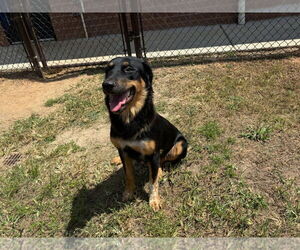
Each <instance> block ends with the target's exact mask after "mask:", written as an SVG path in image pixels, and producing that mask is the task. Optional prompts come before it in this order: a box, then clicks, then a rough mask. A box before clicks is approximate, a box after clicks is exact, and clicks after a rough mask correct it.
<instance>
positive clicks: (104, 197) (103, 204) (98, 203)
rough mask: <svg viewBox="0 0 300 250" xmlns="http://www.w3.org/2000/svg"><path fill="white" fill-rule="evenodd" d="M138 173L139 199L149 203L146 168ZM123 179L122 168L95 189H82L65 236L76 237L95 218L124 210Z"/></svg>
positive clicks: (76, 197) (74, 202) (75, 200)
mask: <svg viewBox="0 0 300 250" xmlns="http://www.w3.org/2000/svg"><path fill="white" fill-rule="evenodd" d="M140 169H141V168H139V170H140ZM136 172H137V173H136V180H137V183H136V184H137V197H138V198H140V199H142V200H145V201H148V194H147V193H146V192H145V191H144V190H143V187H144V185H145V183H146V181H147V174H145V168H142V169H141V170H140V171H136ZM141 172H143V173H141ZM123 179H124V173H123V169H122V168H121V169H119V170H118V171H116V172H114V173H113V174H112V175H111V176H110V177H108V179H106V180H104V181H103V182H101V183H99V184H98V185H97V186H95V187H94V188H91V189H87V188H86V187H83V188H82V189H80V190H79V192H78V193H77V194H76V196H75V197H74V199H73V203H72V209H71V219H70V221H69V223H68V226H67V228H66V231H65V234H64V235H65V236H73V235H76V232H78V230H80V229H82V228H84V227H85V226H86V224H87V223H88V222H89V220H91V218H92V217H94V216H97V215H100V214H109V213H114V212H115V211H116V210H120V209H122V208H123V207H124V206H125V203H124V202H122V192H123V190H124V185H123Z"/></svg>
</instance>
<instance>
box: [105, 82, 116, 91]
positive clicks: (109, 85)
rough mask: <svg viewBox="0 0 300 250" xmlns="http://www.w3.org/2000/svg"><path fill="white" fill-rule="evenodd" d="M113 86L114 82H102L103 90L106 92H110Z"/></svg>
mask: <svg viewBox="0 0 300 250" xmlns="http://www.w3.org/2000/svg"><path fill="white" fill-rule="evenodd" d="M115 85H116V83H115V82H114V81H104V82H103V83H102V87H103V90H105V91H108V92H109V91H111V90H112V89H113V87H114V86H115Z"/></svg>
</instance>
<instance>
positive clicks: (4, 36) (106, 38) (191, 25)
mask: <svg viewBox="0 0 300 250" xmlns="http://www.w3.org/2000/svg"><path fill="white" fill-rule="evenodd" d="M126 16H127V23H128V24H127V28H128V30H129V39H130V41H126V42H127V43H126V42H124V41H123V40H122V39H123V34H122V32H123V30H124V29H121V28H120V20H119V16H118V14H117V13H31V14H30V20H31V25H32V27H33V29H34V31H35V34H36V37H37V38H38V40H39V43H40V46H41V48H42V51H43V53H44V55H45V59H46V62H47V65H48V66H49V67H55V66H65V65H81V64H94V63H100V62H105V61H108V60H110V59H112V58H114V57H116V56H122V55H125V54H126V53H125V51H126V50H127V51H128V48H125V47H126V44H127V46H128V45H130V46H131V50H132V51H133V52H134V51H135V49H134V41H133V40H134V36H133V33H132V31H133V26H132V23H131V19H130V14H126ZM141 20H142V23H141V24H142V25H141V27H142V29H143V30H142V31H141V33H140V34H142V35H143V37H142V39H140V41H141V42H143V44H142V45H141V47H142V49H144V52H145V53H146V55H147V57H148V58H161V57H174V56H176V57H177V56H187V55H188V56H190V55H198V56H199V55H201V56H205V57H208V58H216V57H218V56H220V55H221V56H224V55H225V56H227V57H235V56H236V52H241V51H242V52H245V51H246V52H247V56H249V57H256V56H265V55H266V54H268V53H270V54H271V53H274V52H273V50H274V49H277V50H276V51H277V52H279V53H285V52H286V51H289V49H290V48H291V47H293V48H298V46H299V45H300V15H299V14H279V13H273V14H258V13H250V14H248V13H247V14H246V15H245V23H244V24H243V22H241V20H243V18H241V17H239V14H238V13H142V14H141ZM239 20H240V23H239ZM0 24H1V25H0V71H3V70H6V71H15V70H23V69H28V68H30V67H31V66H30V63H29V61H28V58H27V55H26V52H25V50H24V47H23V45H22V42H21V39H20V35H19V33H18V30H17V28H16V25H15V24H14V20H13V18H12V16H11V14H9V13H0ZM268 51H269V52H268Z"/></svg>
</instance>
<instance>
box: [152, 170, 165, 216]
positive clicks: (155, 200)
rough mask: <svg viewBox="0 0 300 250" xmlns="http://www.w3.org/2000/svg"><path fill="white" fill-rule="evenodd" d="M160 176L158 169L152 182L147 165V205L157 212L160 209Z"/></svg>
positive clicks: (160, 172)
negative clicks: (148, 191) (148, 185)
mask: <svg viewBox="0 0 300 250" xmlns="http://www.w3.org/2000/svg"><path fill="white" fill-rule="evenodd" d="M161 176H162V169H161V168H158V172H157V176H156V178H155V179H154V180H153V177H152V171H151V167H150V165H149V184H150V193H149V204H150V206H151V207H152V209H153V210H154V211H158V210H159V209H160V208H161V199H160V196H159V193H158V186H159V179H160V177H161Z"/></svg>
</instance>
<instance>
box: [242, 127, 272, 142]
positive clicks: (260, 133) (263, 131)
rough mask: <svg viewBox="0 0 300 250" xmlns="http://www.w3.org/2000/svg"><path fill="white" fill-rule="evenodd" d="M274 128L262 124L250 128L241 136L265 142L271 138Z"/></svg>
mask: <svg viewBox="0 0 300 250" xmlns="http://www.w3.org/2000/svg"><path fill="white" fill-rule="evenodd" d="M271 132H272V129H271V127H270V126H266V125H260V126H258V127H256V128H248V129H247V131H246V132H244V133H242V134H241V137H243V138H247V139H249V140H253V141H263V142H265V141H266V140H268V139H269V138H270V135H271Z"/></svg>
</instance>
